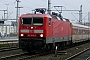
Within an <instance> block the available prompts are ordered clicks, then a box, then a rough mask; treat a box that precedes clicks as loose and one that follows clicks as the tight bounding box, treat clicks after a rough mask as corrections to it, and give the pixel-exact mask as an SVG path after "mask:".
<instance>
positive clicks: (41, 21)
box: [33, 17, 43, 25]
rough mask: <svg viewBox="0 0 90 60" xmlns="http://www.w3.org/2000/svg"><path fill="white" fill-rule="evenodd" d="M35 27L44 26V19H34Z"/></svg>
mask: <svg viewBox="0 0 90 60" xmlns="http://www.w3.org/2000/svg"><path fill="white" fill-rule="evenodd" d="M33 25H43V18H40V17H34V18H33Z"/></svg>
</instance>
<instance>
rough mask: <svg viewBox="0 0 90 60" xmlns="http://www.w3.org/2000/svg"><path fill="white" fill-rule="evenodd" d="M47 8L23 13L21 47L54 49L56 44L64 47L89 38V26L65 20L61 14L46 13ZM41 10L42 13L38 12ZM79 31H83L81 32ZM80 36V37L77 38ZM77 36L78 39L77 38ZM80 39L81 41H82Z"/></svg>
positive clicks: (20, 22) (20, 31) (27, 49)
mask: <svg viewBox="0 0 90 60" xmlns="http://www.w3.org/2000/svg"><path fill="white" fill-rule="evenodd" d="M45 11H46V9H44V8H39V9H35V14H22V15H21V16H20V18H19V21H18V22H19V24H18V27H19V28H18V30H19V35H18V36H19V47H20V48H21V49H22V50H25V51H28V52H32V51H37V50H47V49H53V48H54V44H55V45H56V46H58V47H63V46H66V45H68V44H71V43H73V42H74V43H75V42H77V41H78V40H80V41H82V39H86V38H87V39H88V38H89V36H88V33H89V28H88V27H83V26H78V25H76V26H74V24H72V23H71V22H69V20H68V19H66V21H63V19H62V17H61V15H60V14H56V13H52V14H50V15H49V14H45ZM37 12H40V13H42V14H37ZM78 30H79V31H82V32H83V38H80V37H81V36H82V34H81V33H82V32H81V33H80V34H79V33H78ZM77 37H78V38H77ZM76 38H77V39H76ZM80 41H79V42H80Z"/></svg>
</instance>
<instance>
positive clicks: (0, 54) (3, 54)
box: [0, 49, 23, 57]
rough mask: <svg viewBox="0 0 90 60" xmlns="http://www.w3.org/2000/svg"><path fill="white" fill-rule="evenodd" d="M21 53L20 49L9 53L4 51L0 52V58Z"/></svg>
mask: <svg viewBox="0 0 90 60" xmlns="http://www.w3.org/2000/svg"><path fill="white" fill-rule="evenodd" d="M21 52H23V51H22V50H21V49H18V50H11V51H4V52H0V57H4V56H9V55H14V54H19V53H21Z"/></svg>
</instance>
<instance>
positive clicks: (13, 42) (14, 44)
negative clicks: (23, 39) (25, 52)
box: [0, 38, 18, 48]
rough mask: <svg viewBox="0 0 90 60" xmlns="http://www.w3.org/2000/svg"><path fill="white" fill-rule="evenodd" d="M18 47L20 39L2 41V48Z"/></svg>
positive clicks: (0, 45)
mask: <svg viewBox="0 0 90 60" xmlns="http://www.w3.org/2000/svg"><path fill="white" fill-rule="evenodd" d="M7 47H8V48H11V47H18V39H17V38H14V39H0V48H7Z"/></svg>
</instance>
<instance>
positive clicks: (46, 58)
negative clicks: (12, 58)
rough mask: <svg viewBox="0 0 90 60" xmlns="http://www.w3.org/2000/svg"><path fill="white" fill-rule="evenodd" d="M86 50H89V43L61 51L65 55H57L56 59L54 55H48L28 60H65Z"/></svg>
mask: <svg viewBox="0 0 90 60" xmlns="http://www.w3.org/2000/svg"><path fill="white" fill-rule="evenodd" d="M87 48H90V42H89V43H86V44H83V45H80V46H76V47H73V48H69V49H66V50H63V51H66V52H67V53H66V54H60V55H57V57H55V55H54V54H49V55H45V56H40V57H35V58H32V59H29V60H65V59H66V58H68V57H70V56H72V55H74V54H76V53H78V52H80V51H82V50H85V49H87Z"/></svg>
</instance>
